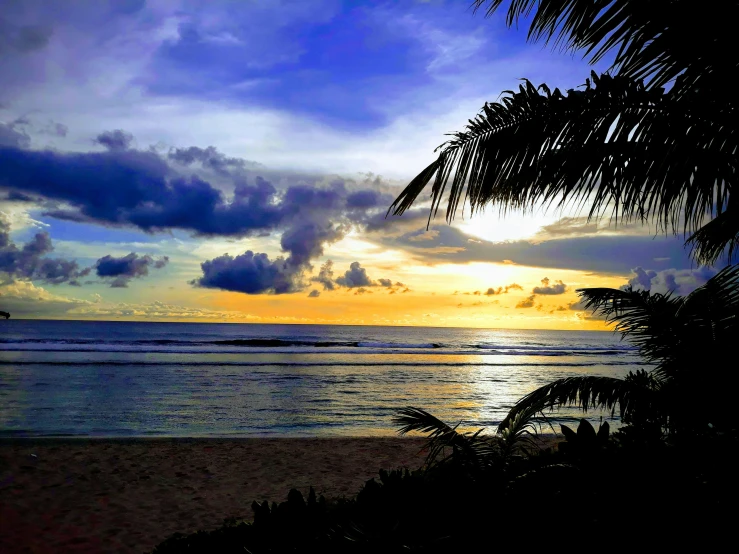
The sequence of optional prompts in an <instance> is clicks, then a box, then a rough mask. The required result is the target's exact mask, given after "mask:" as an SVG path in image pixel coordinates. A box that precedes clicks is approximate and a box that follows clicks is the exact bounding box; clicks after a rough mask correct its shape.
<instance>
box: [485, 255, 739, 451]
mask: <svg viewBox="0 0 739 554" xmlns="http://www.w3.org/2000/svg"><path fill="white" fill-rule="evenodd" d="M578 293H579V294H580V296H581V298H582V299H583V300H584V301H585V307H586V309H591V310H593V311H594V312H595V313H599V314H601V315H602V316H604V317H605V318H606V321H608V322H610V323H615V324H616V326H615V330H616V331H618V332H620V333H621V335H622V337H623V338H625V339H627V340H629V341H631V342H632V343H634V344H635V345H636V346H637V347H638V348H639V352H640V354H641V355H642V357H643V358H644V359H645V360H646V361H648V362H651V363H653V364H655V367H654V369H652V370H651V371H650V372H646V371H644V370H639V371H636V372H630V373H629V374H628V375H627V377H626V378H625V379H617V378H612V377H593V376H579V377H569V378H566V379H559V380H557V381H554V382H552V383H550V384H548V385H545V386H543V387H541V388H539V389H537V390H535V391H533V392H531V393H530V394H528V395H527V396H525V397H523V398H522V399H521V400H519V401H518V402H517V403H516V404H515V406H514V407H513V408H512V409H511V411H510V413H509V414H508V416H507V417H506V418H505V419H504V420H503V421H502V422H501V423H500V425H499V427H498V430H499V431H503V430H505V429H507V428H509V427H510V426H511V425H512V424H513V423H514V421H516V419H517V416H518V415H519V414H521V413H536V412H538V411H543V410H546V409H553V408H556V407H559V406H563V405H576V406H579V407H580V408H581V409H582V410H584V411H587V410H588V409H606V410H611V411H612V412H615V410H616V408H617V407H618V409H619V411H620V415H621V418H622V420H623V422H624V423H627V424H630V425H632V426H633V427H635V428H637V429H639V430H642V431H644V430H647V431H648V430H650V429H651V430H652V431H658V432H660V431H661V432H662V433H665V434H669V435H672V436H673V437H674V436H681V435H684V434H686V433H688V434H690V435H692V434H694V433H696V432H698V433H701V432H703V431H707V430H708V428H709V424H710V425H711V426H712V427H715V428H717V429H719V430H720V429H727V428H733V427H732V426H735V424H734V419H735V415H736V414H735V410H734V403H735V400H734V398H735V395H736V390H737V385H739V378H738V376H737V375H736V372H735V371H732V370H730V369H729V368H727V367H726V364H727V363H731V362H730V360H732V359H734V358H735V352H734V351H733V349H734V348H735V345H734V344H733V340H736V337H737V336H739V335H738V334H737V332H738V331H739V266H730V267H726V268H724V269H723V270H721V271H720V272H719V273H718V274H716V275H715V276H714V277H713V278H711V279H710V280H709V281H708V282H707V283H706V284H705V285H703V286H701V287H699V288H697V289H696V290H694V291H693V292H692V293H690V294H689V295H687V296H684V297H680V296H673V295H671V294H669V293H668V294H651V293H649V292H648V291H637V290H633V289H632V288H631V287H628V288H626V289H625V290H616V289H607V288H592V289H581V290H579V291H578Z"/></svg>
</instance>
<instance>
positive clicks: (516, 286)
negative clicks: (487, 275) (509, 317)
mask: <svg viewBox="0 0 739 554" xmlns="http://www.w3.org/2000/svg"><path fill="white" fill-rule="evenodd" d="M510 290H523V287H522V286H521V285H519V284H518V283H511V284H510V285H506V286H505V287H498V288H497V289H495V288H493V287H490V288H489V289H488V290H487V291H485V296H494V295H497V294H508V291H510Z"/></svg>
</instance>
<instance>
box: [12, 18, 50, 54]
mask: <svg viewBox="0 0 739 554" xmlns="http://www.w3.org/2000/svg"><path fill="white" fill-rule="evenodd" d="M51 35H52V29H51V27H48V26H44V25H14V24H13V23H11V22H10V21H7V20H6V19H4V18H3V17H2V15H0V56H2V55H3V54H8V53H11V52H16V53H20V54H26V53H28V52H33V51H34V50H41V49H42V48H44V47H45V46H46V45H47V44H48V43H49V39H50V38H51Z"/></svg>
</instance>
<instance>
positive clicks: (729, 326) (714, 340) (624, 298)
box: [577, 266, 739, 379]
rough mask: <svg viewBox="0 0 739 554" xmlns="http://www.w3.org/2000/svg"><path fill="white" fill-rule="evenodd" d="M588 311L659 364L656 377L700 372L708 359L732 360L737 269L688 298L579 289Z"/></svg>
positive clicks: (738, 299)
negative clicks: (613, 327) (710, 357)
mask: <svg viewBox="0 0 739 554" xmlns="http://www.w3.org/2000/svg"><path fill="white" fill-rule="evenodd" d="M577 292H578V294H579V295H580V297H581V298H582V299H583V300H584V301H585V309H588V310H592V311H593V312H594V313H596V314H600V315H602V316H604V317H605V318H606V321H608V322H610V323H615V331H617V332H619V333H621V334H622V337H623V338H625V339H627V340H628V341H629V342H631V343H633V344H634V345H636V346H637V347H638V348H639V353H640V354H641V355H642V356H643V357H645V358H646V359H647V360H648V361H650V362H654V363H656V364H657V366H656V368H655V369H654V375H655V377H656V378H659V379H668V378H674V377H676V376H677V374H678V373H685V372H696V371H702V372H704V373H705V370H704V369H702V368H703V365H704V364H703V361H704V360H705V359H706V356H709V355H710V356H714V357H716V358H718V359H720V358H723V357H724V356H727V355H731V354H730V353H729V352H728V351H726V349H727V348H731V342H732V337H736V336H738V333H739V266H729V267H726V268H724V269H722V270H721V271H719V272H718V273H717V274H716V275H715V276H713V277H712V278H710V279H709V280H708V281H707V282H706V283H705V284H704V285H702V286H700V287H698V288H697V289H695V290H694V291H693V292H691V293H690V294H688V295H687V296H683V297H681V296H673V295H671V294H658V293H650V292H649V291H640V290H633V289H632V288H630V287H629V288H627V289H626V290H619V289H605V288H589V289H579V290H578V291H577Z"/></svg>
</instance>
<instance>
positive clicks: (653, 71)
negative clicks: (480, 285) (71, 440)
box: [156, 0, 739, 554]
mask: <svg viewBox="0 0 739 554" xmlns="http://www.w3.org/2000/svg"><path fill="white" fill-rule="evenodd" d="M503 4H507V5H508V13H507V23H508V25H509V26H512V25H515V24H517V23H518V22H519V19H521V18H526V19H527V21H528V22H529V24H530V27H529V38H530V39H532V40H540V39H541V40H544V41H546V42H550V41H551V42H553V43H554V44H555V45H556V46H560V47H562V48H563V49H564V50H570V51H573V52H574V51H582V52H584V54H585V56H586V57H589V59H590V60H591V61H593V62H595V61H598V60H600V59H603V58H606V57H608V56H611V57H612V59H613V66H612V69H611V71H610V72H608V73H607V74H604V75H600V76H599V75H596V74H593V75H592V78H591V80H588V81H587V82H586V84H585V86H584V89H583V90H570V91H567V92H566V93H562V92H560V91H559V90H557V89H555V90H554V91H552V90H551V89H550V88H549V87H547V86H546V85H541V86H539V87H536V86H534V85H533V84H532V83H530V82H528V81H526V82H525V83H524V84H523V85H522V86H521V87H520V89H519V91H518V92H508V94H507V96H505V97H504V98H503V99H502V101H501V102H499V103H495V104H487V105H486V106H485V107H484V109H483V111H482V113H481V114H479V115H478V116H477V117H476V118H475V119H474V120H471V121H470V124H469V125H468V127H467V129H466V131H464V132H460V133H457V134H455V135H454V138H452V140H450V141H448V142H447V143H445V144H444V145H442V146H441V147H440V148H441V152H440V155H439V158H438V159H437V160H436V161H435V162H434V163H432V164H431V165H430V166H429V167H428V168H426V169H425V170H424V171H422V172H421V173H420V174H419V175H418V176H417V177H416V178H415V179H414V180H413V181H412V182H411V183H410V184H409V185H408V187H407V188H406V189H405V190H404V191H403V193H402V194H401V195H400V196H399V197H398V199H397V200H396V201H395V203H394V204H393V206H392V207H391V210H393V211H394V213H395V214H401V213H403V212H404V211H405V210H407V209H408V208H409V207H411V205H412V204H413V203H414V202H415V201H416V200H417V198H418V197H419V195H420V194H421V192H422V191H423V190H424V189H425V188H426V186H427V185H428V184H429V183H432V191H431V193H432V194H431V215H430V217H432V216H433V215H434V214H435V213H436V212H437V210H438V208H439V206H440V205H441V202H442V200H444V198H446V202H447V206H446V216H447V218H448V219H450V220H451V219H452V218H453V217H454V214H455V212H456V209H457V207H458V204H459V202H460V201H462V200H463V198H464V201H465V202H469V203H470V206H471V208H472V209H473V210H475V209H478V208H480V207H483V206H485V205H497V206H498V207H499V208H501V210H506V209H511V208H523V209H530V208H533V207H534V206H538V205H542V204H543V205H545V206H554V207H562V206H571V205H579V206H583V205H589V206H590V210H589V212H588V217H589V218H595V217H600V216H601V215H603V214H604V213H607V212H610V213H611V216H612V220H613V221H614V223H619V222H625V221H641V222H653V223H655V224H657V225H658V226H659V227H660V228H661V229H662V230H664V231H672V232H678V231H680V230H681V231H682V232H683V233H684V234H685V235H686V236H687V235H689V236H687V241H686V245H687V246H689V247H691V248H692V252H693V255H694V257H695V259H696V260H697V261H698V262H700V263H716V262H720V261H721V259H723V258H722V257H723V256H726V257H727V258H728V260H729V262H730V261H731V256H732V254H733V252H734V250H735V249H736V247H737V246H738V245H739V209H738V208H737V206H736V200H735V199H733V198H732V196H731V192H732V188H733V186H734V183H735V181H736V179H737V152H738V151H739V150H738V148H737V147H738V146H739V145H738V144H737V127H738V126H737V123H739V119H738V118H739V112H738V111H737V105H736V102H737V96H736V93H735V90H734V89H733V88H732V87H730V86H728V85H727V83H731V82H736V77H737V76H739V75H737V73H739V55H738V54H737V53H738V52H739V51H738V50H736V48H735V47H734V45H733V32H732V31H733V25H734V24H735V23H734V22H735V21H736V19H737V15H739V2H736V1H734V0H731V1H727V2H723V3H721V7H720V9H719V11H718V12H717V11H715V10H709V9H705V8H702V7H701V6H700V5H699V4H696V3H695V2H692V1H688V0H638V1H633V0H561V1H555V0H537V1H535V0H511V1H510V2H504V1H503V0H487V1H486V0H477V1H476V2H475V4H474V6H475V8H476V9H477V8H484V9H486V10H487V12H488V13H492V12H494V11H496V10H497V9H499V8H500V7H501V6H502V5H503ZM732 75H734V77H732ZM448 184H449V187H448V190H447V185H448ZM445 192H447V193H448V194H446V196H445ZM578 292H579V293H580V295H581V298H582V300H583V301H584V302H585V305H586V307H587V309H589V310H591V311H593V312H595V313H599V314H600V315H602V316H604V317H605V318H606V319H607V320H608V321H610V322H611V323H613V324H614V325H615V329H616V331H617V332H620V333H621V334H622V336H623V338H625V339H626V340H629V341H631V342H632V343H633V344H635V345H636V346H637V347H638V348H639V350H640V353H641V355H642V356H643V358H644V359H645V361H648V362H651V363H652V364H653V369H652V370H651V371H645V370H638V371H635V372H632V373H630V374H629V375H628V376H627V377H626V378H625V379H611V378H604V377H572V378H568V379H562V380H558V381H555V382H553V383H550V384H549V385H546V386H544V387H542V388H540V389H538V390H535V391H533V392H532V393H530V394H529V395H527V396H525V397H524V398H522V399H521V400H520V401H519V402H517V403H516V404H515V405H514V406H513V408H512V409H511V411H510V413H509V415H508V416H507V417H506V418H505V419H504V421H502V422H501V423H500V425H499V427H498V429H497V432H496V434H495V435H485V434H483V433H481V432H477V433H461V432H458V431H457V430H456V428H453V427H450V426H449V425H447V424H445V423H444V422H442V421H440V420H438V419H437V418H435V417H434V416H433V415H431V414H429V413H427V412H425V411H423V410H421V409H417V408H407V409H405V410H403V411H402V412H401V413H400V414H399V415H398V417H397V420H396V421H397V424H398V425H399V426H400V432H401V433H407V432H422V433H426V434H427V436H428V438H429V444H428V450H429V458H428V460H427V462H426V464H425V466H424V467H423V468H420V469H418V470H415V471H410V472H409V471H407V470H405V471H400V470H398V471H390V472H381V473H380V477H379V480H371V481H369V482H368V483H367V484H366V485H365V486H364V488H363V489H362V490H361V491H360V492H359V493H358V495H357V496H356V497H355V498H350V499H342V500H338V501H333V502H327V501H325V500H324V499H322V498H319V499H316V498H315V495H311V496H309V498H308V500H307V501H305V500H304V499H303V498H302V496H301V495H300V493H298V492H297V491H291V492H290V494H289V495H288V500H287V501H286V502H283V503H281V504H279V505H275V504H273V505H272V506H268V505H267V504H261V505H260V504H257V503H254V504H253V505H252V508H253V510H254V522H253V523H251V524H247V523H236V522H230V523H229V524H227V525H225V526H224V527H223V528H221V529H219V530H217V531H214V532H211V533H205V532H200V533H197V534H195V535H190V536H174V537H172V538H170V539H168V540H167V541H165V542H164V543H162V544H161V545H159V547H158V548H157V549H156V552H159V553H165V552H252V553H255V554H256V553H259V552H297V551H304V552H310V551H322V552H472V551H477V550H484V551H496V550H501V549H510V548H515V549H516V550H524V551H528V550H533V549H542V548H546V549H551V550H596V551H597V550H600V551H603V550H606V551H610V550H624V549H630V548H636V549H638V550H643V549H646V548H649V547H652V548H658V549H659V550H666V549H668V548H678V547H680V549H681V550H685V549H689V548H691V547H692V548H695V547H696V545H700V546H699V548H700V549H701V550H702V551H706V550H709V549H712V548H713V547H715V546H718V545H720V544H722V541H725V542H724V544H732V543H733V536H732V535H731V531H732V530H733V526H734V524H735V521H736V516H737V509H736V505H737V499H738V498H739V496H738V495H739V479H738V477H737V472H736V471H735V465H736V462H735V460H736V451H738V450H739V449H737V446H738V444H737V443H738V442H739V441H738V440H737V439H738V437H737V426H736V410H735V407H736V402H735V396H736V393H737V390H739V388H738V387H737V384H739V383H738V382H737V380H738V377H737V375H738V373H737V368H736V365H737V364H736V352H735V348H734V344H733V340H736V337H739V333H738V332H737V331H739V329H737V325H738V324H739V268H738V267H732V266H727V267H725V268H724V269H723V270H721V271H720V272H719V273H718V274H717V275H716V276H714V277H713V278H712V279H710V280H709V281H708V282H707V283H706V284H705V285H703V286H702V287H700V288H698V289H696V290H695V291H694V292H693V293H691V294H689V295H688V296H685V297H677V296H674V295H670V294H667V295H662V294H651V293H649V292H647V291H638V290H633V289H628V288H627V289H626V290H614V289H583V290H580V291H578ZM565 405H574V406H579V407H580V408H581V409H582V410H583V411H589V410H592V409H595V408H598V409H605V410H609V411H611V412H612V413H614V414H615V413H616V412H618V413H619V415H620V416H621V421H622V423H623V424H624V425H623V426H622V427H621V428H619V429H618V430H617V431H615V432H613V433H611V432H610V429H609V427H608V424H607V423H603V424H602V425H601V426H600V428H599V429H598V430H597V431H596V429H594V428H593V427H592V425H591V424H590V423H589V422H588V421H587V420H582V421H581V422H580V425H579V426H578V428H577V429H576V430H574V429H570V428H568V427H566V426H562V427H561V429H560V430H561V432H562V434H563V435H564V438H565V439H566V440H565V442H563V443H561V444H560V446H559V447H558V448H556V449H545V450H540V449H539V447H538V445H537V442H536V441H535V440H534V439H535V438H536V437H535V428H534V426H533V424H532V421H533V418H534V417H535V416H536V415H537V414H540V413H543V412H546V411H548V410H551V409H556V408H558V407H560V406H565Z"/></svg>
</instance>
